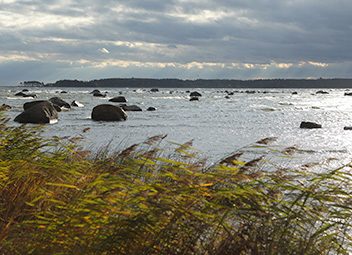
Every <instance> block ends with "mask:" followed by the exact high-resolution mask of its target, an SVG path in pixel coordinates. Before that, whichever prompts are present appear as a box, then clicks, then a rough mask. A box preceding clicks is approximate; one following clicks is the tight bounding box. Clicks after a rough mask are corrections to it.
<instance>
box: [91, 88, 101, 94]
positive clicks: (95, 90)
mask: <svg viewBox="0 0 352 255" xmlns="http://www.w3.org/2000/svg"><path fill="white" fill-rule="evenodd" d="M94 93H100V90H99V89H94V90H93V91H92V92H90V93H89V94H94Z"/></svg>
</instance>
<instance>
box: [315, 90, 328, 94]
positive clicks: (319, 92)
mask: <svg viewBox="0 0 352 255" xmlns="http://www.w3.org/2000/svg"><path fill="white" fill-rule="evenodd" d="M315 94H322V95H324V94H329V92H327V91H324V90H318V91H317V92H315Z"/></svg>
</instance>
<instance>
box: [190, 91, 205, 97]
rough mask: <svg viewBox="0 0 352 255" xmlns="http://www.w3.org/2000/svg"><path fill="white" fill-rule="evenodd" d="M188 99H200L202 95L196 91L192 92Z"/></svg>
mask: <svg viewBox="0 0 352 255" xmlns="http://www.w3.org/2000/svg"><path fill="white" fill-rule="evenodd" d="M189 96H190V97H201V96H202V94H201V93H199V92H197V91H193V92H191V94H189Z"/></svg>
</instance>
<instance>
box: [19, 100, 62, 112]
mask: <svg viewBox="0 0 352 255" xmlns="http://www.w3.org/2000/svg"><path fill="white" fill-rule="evenodd" d="M43 102H48V103H50V104H52V105H53V106H54V108H55V110H56V111H57V112H61V107H60V106H58V105H56V104H53V103H52V102H50V101H47V100H37V101H31V102H26V103H24V104H23V110H27V109H29V108H31V107H32V106H34V105H36V104H39V103H43Z"/></svg>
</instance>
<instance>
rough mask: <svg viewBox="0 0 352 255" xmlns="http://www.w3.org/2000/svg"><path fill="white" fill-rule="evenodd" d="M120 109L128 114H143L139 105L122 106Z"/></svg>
mask: <svg viewBox="0 0 352 255" xmlns="http://www.w3.org/2000/svg"><path fill="white" fill-rule="evenodd" d="M120 107H121V108H122V109H123V110H124V111H126V112H128V111H129V112H141V111H142V108H140V107H139V106H137V105H120Z"/></svg>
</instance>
